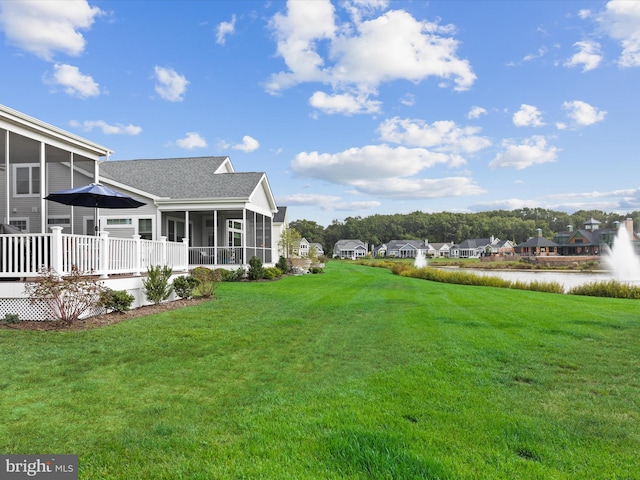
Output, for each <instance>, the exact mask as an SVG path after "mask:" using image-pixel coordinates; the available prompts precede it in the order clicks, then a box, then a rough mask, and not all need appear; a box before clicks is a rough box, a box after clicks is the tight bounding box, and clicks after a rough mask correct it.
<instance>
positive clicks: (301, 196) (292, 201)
mask: <svg viewBox="0 0 640 480" xmlns="http://www.w3.org/2000/svg"><path fill="white" fill-rule="evenodd" d="M278 204H286V205H289V206H303V205H304V206H315V207H318V208H319V209H321V210H325V211H357V210H369V209H371V208H375V207H379V206H380V205H381V203H380V202H378V201H376V200H368V201H366V200H365V201H344V200H342V198H340V197H338V196H336V195H317V194H310V193H296V194H293V195H285V196H279V197H278Z"/></svg>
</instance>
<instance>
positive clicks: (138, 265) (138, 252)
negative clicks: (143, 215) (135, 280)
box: [133, 235, 142, 277]
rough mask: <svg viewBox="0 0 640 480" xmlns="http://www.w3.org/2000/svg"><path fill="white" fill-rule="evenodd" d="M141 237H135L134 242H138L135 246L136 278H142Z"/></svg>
mask: <svg viewBox="0 0 640 480" xmlns="http://www.w3.org/2000/svg"><path fill="white" fill-rule="evenodd" d="M140 239H141V237H140V235H134V236H133V240H134V241H135V242H136V246H135V254H134V255H135V256H134V258H133V261H134V262H135V263H134V272H133V275H134V276H135V277H139V276H140V271H141V270H142V242H141V241H140Z"/></svg>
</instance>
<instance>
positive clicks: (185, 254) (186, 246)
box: [180, 237, 189, 272]
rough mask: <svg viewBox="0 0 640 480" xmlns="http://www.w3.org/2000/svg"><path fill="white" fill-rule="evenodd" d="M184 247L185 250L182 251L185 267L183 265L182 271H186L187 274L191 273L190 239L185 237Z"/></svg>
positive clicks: (183, 240)
mask: <svg viewBox="0 0 640 480" xmlns="http://www.w3.org/2000/svg"><path fill="white" fill-rule="evenodd" d="M182 245H183V246H184V248H183V250H182V252H183V253H182V258H184V265H181V266H180V267H181V270H184V271H185V272H188V271H189V239H188V238H187V237H184V238H183V239H182Z"/></svg>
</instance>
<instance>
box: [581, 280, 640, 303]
mask: <svg viewBox="0 0 640 480" xmlns="http://www.w3.org/2000/svg"><path fill="white" fill-rule="evenodd" d="M569 293H570V294H571V295H586V296H589V297H609V298H628V299H632V300H638V299H640V287H638V286H636V285H629V284H627V283H623V282H619V281H617V280H609V281H606V282H590V283H585V284H584V285H579V286H577V287H573V288H572V289H571V290H569Z"/></svg>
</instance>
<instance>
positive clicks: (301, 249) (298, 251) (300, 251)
mask: <svg viewBox="0 0 640 480" xmlns="http://www.w3.org/2000/svg"><path fill="white" fill-rule="evenodd" d="M309 246H310V244H309V242H308V241H307V239H306V238H304V237H303V238H301V239H300V242H299V243H298V246H297V248H295V249H294V250H295V251H294V254H295V255H297V256H299V257H305V258H306V257H308V256H309Z"/></svg>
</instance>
